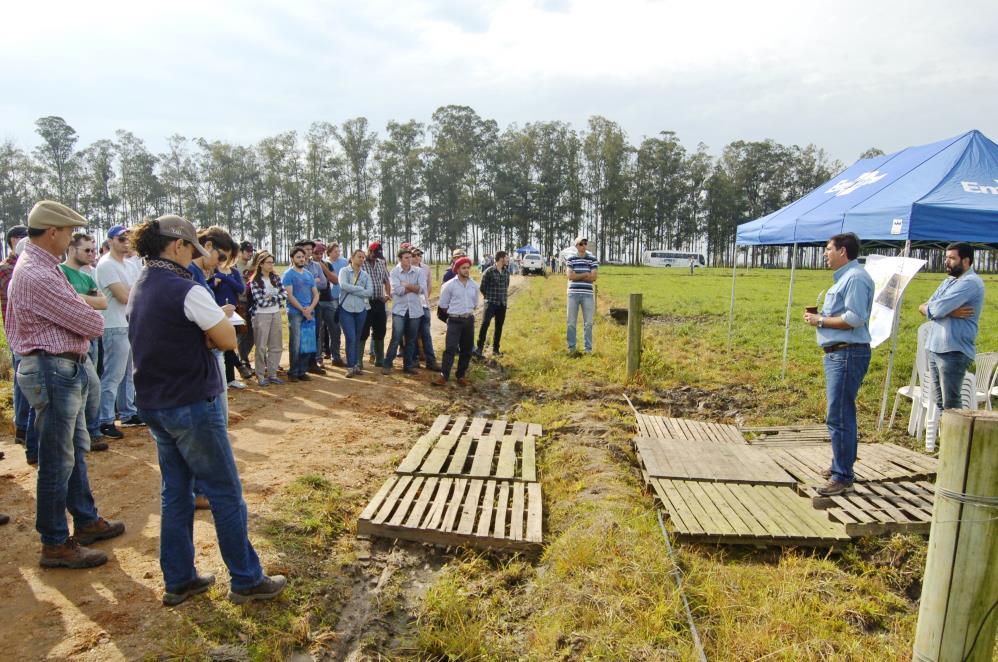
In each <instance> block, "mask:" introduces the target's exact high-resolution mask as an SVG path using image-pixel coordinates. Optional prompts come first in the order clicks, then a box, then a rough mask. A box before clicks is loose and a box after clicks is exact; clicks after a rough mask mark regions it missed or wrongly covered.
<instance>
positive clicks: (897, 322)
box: [877, 239, 921, 431]
mask: <svg viewBox="0 0 998 662" xmlns="http://www.w3.org/2000/svg"><path fill="white" fill-rule="evenodd" d="M910 253H911V239H908V240H907V241H905V242H904V250H902V251H901V257H908V255H909V254H910ZM902 303H904V292H902V293H901V296H899V297H898V302H897V308H896V309H895V311H894V323H893V324H892V325H891V351H890V353H889V354H888V355H887V375H886V376H884V392H883V395H881V396H880V418H879V419H877V430H878V431H879V430H883V429H884V415H885V414H886V413H887V402H888V400H890V394H891V377H892V373H893V372H894V353H895V352H896V351H897V347H898V327H899V326H901V304H902ZM919 379H921V376H919ZM895 397H897V396H895Z"/></svg>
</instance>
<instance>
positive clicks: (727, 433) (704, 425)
mask: <svg viewBox="0 0 998 662" xmlns="http://www.w3.org/2000/svg"><path fill="white" fill-rule="evenodd" d="M637 420H638V435H640V436H642V437H666V438H671V439H686V440H689V441H691V442H710V443H717V444H739V445H741V444H744V443H745V438H744V437H743V436H742V434H741V433H740V432H739V431H738V428H736V427H735V426H734V425H724V424H723V423H711V422H709V421H693V420H690V419H687V418H669V417H667V416H649V415H646V414H638V416H637Z"/></svg>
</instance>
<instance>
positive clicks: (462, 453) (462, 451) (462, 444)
mask: <svg viewBox="0 0 998 662" xmlns="http://www.w3.org/2000/svg"><path fill="white" fill-rule="evenodd" d="M474 441H475V439H474V437H469V436H468V435H464V436H463V437H461V440H460V441H458V442H457V446H456V447H455V448H454V454H453V455H451V458H450V462H448V463H447V470H446V472H447V474H448V475H450V474H464V473H465V466H466V464H467V462H468V452H469V451H470V450H471V444H472V443H474Z"/></svg>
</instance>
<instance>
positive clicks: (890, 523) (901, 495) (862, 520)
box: [804, 481, 935, 537]
mask: <svg viewBox="0 0 998 662" xmlns="http://www.w3.org/2000/svg"><path fill="white" fill-rule="evenodd" d="M804 494H805V496H808V497H810V498H811V504H812V505H813V506H814V507H815V508H820V509H823V510H824V511H825V512H826V513H827V514H828V518H829V519H830V520H831V521H833V522H838V523H839V524H842V525H844V526H845V528H846V533H848V534H849V535H851V536H856V537H858V536H870V535H880V534H882V533H894V532H902V533H922V534H926V533H928V532H929V529H930V528H931V526H932V508H933V505H934V504H935V486H934V485H933V484H932V483H930V482H928V481H903V482H869V483H855V484H854V485H853V490H852V491H851V492H849V493H847V494H844V495H842V496H837V497H825V496H820V495H819V494H818V493H817V492H816V491H815V488H813V487H809V488H805V489H804Z"/></svg>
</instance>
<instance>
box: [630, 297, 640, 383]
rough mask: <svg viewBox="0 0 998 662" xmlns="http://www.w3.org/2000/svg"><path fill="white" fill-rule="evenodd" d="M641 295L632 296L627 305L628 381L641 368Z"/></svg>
mask: <svg viewBox="0 0 998 662" xmlns="http://www.w3.org/2000/svg"><path fill="white" fill-rule="evenodd" d="M641 299H642V296H641V294H632V295H631V297H630V301H629V302H628V304H627V380H628V381H630V380H631V379H633V378H634V375H636V374H637V372H638V369H639V368H640V367H641V317H642V315H643V311H642V304H641Z"/></svg>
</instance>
